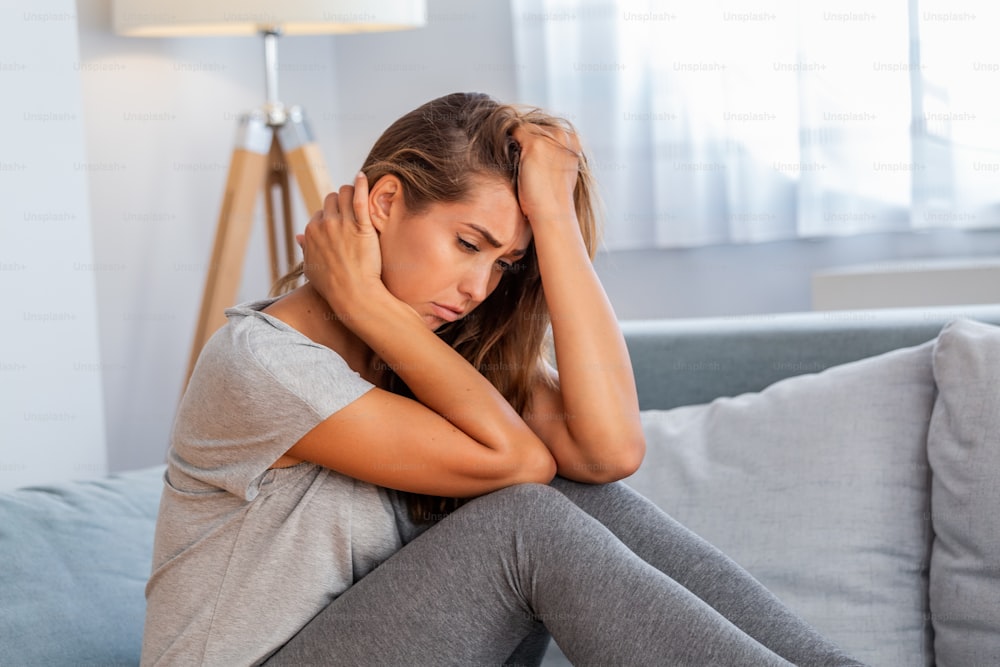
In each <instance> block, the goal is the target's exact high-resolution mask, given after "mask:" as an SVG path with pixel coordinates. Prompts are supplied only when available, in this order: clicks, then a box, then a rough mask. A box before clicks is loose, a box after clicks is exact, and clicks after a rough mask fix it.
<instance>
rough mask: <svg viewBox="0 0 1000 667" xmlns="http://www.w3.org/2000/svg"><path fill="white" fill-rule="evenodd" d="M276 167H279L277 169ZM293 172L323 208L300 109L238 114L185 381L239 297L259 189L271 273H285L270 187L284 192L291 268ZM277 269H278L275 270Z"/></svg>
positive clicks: (319, 166) (314, 149) (325, 188)
mask: <svg viewBox="0 0 1000 667" xmlns="http://www.w3.org/2000/svg"><path fill="white" fill-rule="evenodd" d="M275 170H277V171H279V172H281V173H278V174H275ZM289 174H290V175H291V176H293V177H294V178H295V180H296V182H297V183H298V185H299V192H300V193H301V194H302V198H303V200H304V202H305V206H306V210H307V211H309V212H310V214H311V213H313V212H315V211H318V210H320V209H322V208H323V199H324V198H326V195H327V194H328V193H330V192H332V191H333V185H332V184H331V182H330V176H329V175H328V173H327V170H326V165H325V163H324V162H323V155H322V153H321V152H320V150H319V147H318V146H317V145H316V144H315V143H314V142H313V140H312V136H311V134H310V133H309V129H308V127H306V124H305V119H304V117H303V115H302V112H301V110H299V109H298V108H293V109H292V110H291V113H290V114H289V117H288V118H287V120H286V121H285V122H284V123H282V124H281V125H277V126H272V125H268V124H267V122H266V120H265V117H264V116H263V115H262V114H248V115H245V116H243V117H241V118H240V131H239V134H238V140H237V145H236V148H235V149H234V150H233V157H232V161H231V162H230V165H229V174H228V176H227V178H226V192H225V196H224V197H223V200H222V211H221V213H220V214H219V226H218V229H217V230H216V234H215V243H214V245H213V247H212V260H211V263H210V264H209V266H208V276H207V277H206V279H205V292H204V294H203V296H202V302H201V311H200V314H199V317H198V325H197V328H196V330H195V335H194V343H193V344H192V346H191V359H190V362H189V364H188V372H187V376H185V382H184V384H185V387H186V386H187V380H188V379H190V377H191V373H192V371H194V367H195V363H196V362H197V361H198V355H200V354H201V348H202V347H204V345H205V343H206V342H208V339H209V338H210V337H211V336H212V334H213V333H215V332H216V330H218V329H219V327H221V326H222V325H223V324H224V323H225V321H226V318H225V310H226V308H229V307H230V306H232V305H233V304H235V302H236V296H237V293H238V291H239V288H240V283H241V281H242V277H243V263H244V260H245V258H246V252H247V245H248V244H249V241H250V232H251V229H252V227H253V214H254V210H255V208H256V205H257V200H258V195H260V193H261V190H262V189H264V190H265V193H266V200H267V212H266V214H267V226H268V229H267V240H268V248H269V254H270V260H271V276H272V279H274V278H276V277H277V273H284V271H282V270H281V268H280V267H279V266H278V264H279V262H278V251H277V238H278V231H277V226H278V222H277V217H278V216H276V215H275V210H274V209H275V202H274V201H273V198H272V192H271V189H272V188H274V189H277V190H278V191H279V192H280V193H281V212H282V215H281V217H282V219H283V230H282V234H283V236H284V245H285V255H286V257H287V260H288V264H287V266H286V267H285V271H287V270H288V269H291V266H292V264H293V258H294V256H295V254H296V252H295V248H296V247H297V244H296V242H295V237H294V231H293V225H292V220H291V206H290V199H289V192H288V178H287V176H288V175H289ZM276 272H277V273H276Z"/></svg>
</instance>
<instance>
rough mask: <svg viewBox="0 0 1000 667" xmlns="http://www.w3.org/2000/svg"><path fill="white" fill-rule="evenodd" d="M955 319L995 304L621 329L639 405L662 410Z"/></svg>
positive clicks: (916, 337)
mask: <svg viewBox="0 0 1000 667" xmlns="http://www.w3.org/2000/svg"><path fill="white" fill-rule="evenodd" d="M960 318H968V319H974V320H978V321H980V322H986V323H988V324H1000V305H986V306H980V305H976V306H964V307H934V308H892V309H884V310H860V311H830V312H808V313H783V314H776V315H748V316H737V317H718V318H696V319H674V320H671V319H662V320H631V321H626V322H623V323H622V331H623V333H624V334H625V338H626V342H627V343H628V348H629V354H630V355H631V358H632V365H633V369H634V371H635V380H636V386H637V388H638V390H639V405H640V407H641V408H642V409H643V410H650V409H660V410H665V409H669V408H673V407H677V406H679V405H693V404H697V403H705V402H708V401H710V400H712V399H714V398H717V397H719V396H736V395H738V394H742V393H745V392H755V391H760V390H762V389H764V388H765V387H767V386H769V385H771V384H773V383H774V382H777V381H778V380H781V379H783V378H786V377H790V376H793V375H802V374H804V373H814V372H818V371H821V370H823V369H825V368H829V367H831V366H836V365H839V364H843V363H846V362H849V361H856V360H858V359H864V358H867V357H871V356H874V355H876V354H882V353H883V352H888V351H889V350H894V349H897V348H900V347H909V346H913V345H919V344H920V343H923V342H926V341H928V340H931V339H933V338H934V337H935V336H937V334H938V332H939V331H941V328H942V327H943V326H944V325H945V324H947V323H948V322H949V321H951V320H954V319H960Z"/></svg>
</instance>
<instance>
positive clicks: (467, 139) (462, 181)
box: [272, 93, 599, 521]
mask: <svg viewBox="0 0 1000 667" xmlns="http://www.w3.org/2000/svg"><path fill="white" fill-rule="evenodd" d="M525 125H534V126H537V127H539V128H542V129H545V128H560V129H565V130H568V131H570V132H573V131H574V129H573V127H572V125H571V124H570V123H569V121H567V120H565V119H562V118H558V117H556V116H552V115H549V114H547V113H545V112H543V111H542V110H540V109H538V108H534V107H522V106H516V105H510V104H501V103H500V102H497V101H496V100H494V99H492V98H491V97H489V96H488V95H485V94H482V93H453V94H451V95H445V96H444V97H439V98H437V99H435V100H431V101H430V102H427V103H426V104H423V105H421V106H420V107H418V108H416V109H414V110H413V111H411V112H409V113H407V114H406V115H404V116H402V117H401V118H399V119H398V120H397V121H395V122H394V123H392V125H390V126H389V127H388V129H386V130H385V132H383V133H382V136H380V137H379V138H378V140H377V141H376V142H375V144H374V146H372V149H371V152H370V153H369V154H368V157H367V158H366V159H365V162H364V165H363V166H362V167H361V169H362V171H364V172H365V175H366V176H367V177H368V182H369V183H371V184H372V185H373V186H374V184H376V183H377V182H378V180H379V179H380V178H382V177H383V176H386V175H388V174H392V175H394V176H396V177H397V178H399V180H400V182H401V183H402V192H403V200H404V202H405V205H406V208H407V209H408V210H409V211H412V212H414V213H419V212H420V211H421V210H423V209H424V208H425V207H427V206H428V205H430V204H432V203H436V202H456V201H462V200H464V199H465V198H466V197H468V196H469V193H470V192H471V191H472V189H473V188H474V187H475V186H476V184H477V183H479V182H482V178H483V177H486V178H490V179H500V180H502V181H504V182H506V183H508V184H509V185H510V186H511V188H512V189H513V191H514V194H515V196H516V195H517V179H518V166H519V162H520V146H519V145H518V144H517V142H516V141H515V140H514V139H513V136H512V135H513V132H514V130H515V129H517V128H518V127H521V126H525ZM574 204H575V208H576V215H577V219H578V221H579V224H580V233H581V235H582V236H583V240H584V243H585V245H586V248H587V251H588V253H589V255H590V257H591V259H593V257H594V253H595V251H596V246H597V242H598V236H599V219H598V210H599V209H598V204H597V197H596V192H595V184H594V181H593V176H592V174H591V172H590V170H589V168H588V166H587V161H586V158H585V157H582V158H581V160H580V170H579V176H578V178H577V183H576V188H575V190H574ZM301 276H302V266H301V264H300V265H299V266H298V267H296V268H295V269H293V270H292V272H291V273H289V274H288V275H287V276H285V277H284V278H282V279H281V280H279V281H278V282H277V283H276V284H275V287H274V289H272V294H281V293H284V292H286V291H288V290H290V289H291V288H292V287H294V286H295V284H296V283H297V281H298V279H299V278H300V277H301ZM548 325H549V313H548V308H547V306H546V303H545V295H544V292H543V290H542V281H541V276H540V274H539V270H538V260H537V256H536V254H535V248H534V243H532V244H530V245H529V247H528V252H527V253H526V254H525V256H524V257H523V258H521V259H520V260H519V261H518V262H517V264H516V265H515V266H514V267H512V269H510V270H508V271H506V272H504V275H503V277H502V278H501V279H500V283H499V284H498V285H497V287H496V289H495V290H494V291H493V292H492V293H491V294H490V295H489V296H488V297H487V298H486V300H484V301H483V302H482V303H481V304H480V305H479V306H478V307H477V308H476V310H474V311H473V312H472V313H469V314H468V315H467V316H466V317H464V318H462V319H461V320H458V321H455V322H451V323H448V324H446V325H444V326H442V327H441V328H439V329H438V330H437V334H438V335H439V336H440V337H441V339H442V340H444V341H446V342H447V343H448V344H449V345H451V346H452V347H453V348H454V349H455V350H456V351H457V352H458V353H459V354H461V355H462V356H463V357H464V358H465V359H466V360H468V361H469V363H470V364H472V365H473V366H475V367H476V368H477V369H478V370H479V372H480V373H482V374H483V375H484V376H485V377H486V378H487V379H488V380H489V381H490V383H492V384H493V386H494V387H496V388H497V390H498V391H499V392H500V393H501V394H502V395H503V396H504V398H505V399H506V400H507V401H508V402H509V403H510V404H511V405H512V406H513V407H514V409H515V410H517V412H518V413H519V414H522V415H524V414H526V413H527V412H528V411H529V410H530V407H531V406H530V398H531V387H532V385H533V384H534V383H535V382H538V381H545V380H546V378H547V374H546V373H545V372H544V365H543V360H544V357H545V354H546V352H547V349H548V342H547V331H548ZM380 384H381V385H382V386H383V388H385V389H388V390H390V391H394V392H396V393H400V394H404V395H410V396H412V394H411V393H410V392H409V390H408V389H407V388H406V386H405V384H404V383H403V382H402V380H400V378H399V377H398V376H395V375H394V374H393V373H392V372H391V371H386V373H385V374H384V376H383V378H382V381H381V382H380ZM459 504H461V501H459V500H456V499H450V498H431V497H428V496H420V495H417V494H410V510H411V515H413V518H414V519H415V520H418V521H427V520H433V519H437V518H440V517H441V516H443V515H444V514H446V513H447V512H448V511H450V510H452V509H454V508H455V507H457V506H458V505H459Z"/></svg>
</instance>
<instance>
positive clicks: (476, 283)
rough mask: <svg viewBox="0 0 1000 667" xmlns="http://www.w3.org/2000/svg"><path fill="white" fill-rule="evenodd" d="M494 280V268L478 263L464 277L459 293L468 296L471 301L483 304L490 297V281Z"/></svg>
mask: <svg viewBox="0 0 1000 667" xmlns="http://www.w3.org/2000/svg"><path fill="white" fill-rule="evenodd" d="M492 278H493V266H492V265H483V264H479V263H478V262H477V264H476V266H474V267H471V268H470V269H469V270H468V271H466V272H465V274H464V275H463V276H462V281H461V282H460V283H459V286H458V289H459V291H460V292H461V293H462V294H464V295H466V296H467V297H468V298H469V300H471V301H474V302H476V303H477V304H478V303H481V302H482V301H484V300H485V299H486V297H487V296H489V293H490V280H491V279H492Z"/></svg>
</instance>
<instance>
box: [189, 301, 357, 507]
mask: <svg viewBox="0 0 1000 667" xmlns="http://www.w3.org/2000/svg"><path fill="white" fill-rule="evenodd" d="M373 386H374V385H372V384H371V383H370V382H368V381H367V380H365V379H364V378H362V377H361V376H360V375H359V374H358V373H357V372H355V371H354V370H352V369H351V368H350V367H349V366H348V365H347V362H345V361H344V359H343V358H342V357H341V356H340V355H339V354H337V353H336V352H334V351H333V350H331V349H330V348H327V347H325V346H322V345H319V344H317V343H314V342H312V341H311V340H309V339H308V338H306V337H304V336H302V335H301V334H298V333H297V332H295V331H290V330H287V329H283V328H279V327H277V326H275V325H273V324H271V323H269V322H267V321H265V320H264V319H262V318H260V317H254V316H249V317H245V318H243V319H242V320H241V321H239V322H235V321H233V320H230V322H229V323H228V324H227V325H226V326H225V327H223V328H222V329H221V330H220V331H219V332H218V333H217V334H216V335H215V336H213V337H212V338H211V339H210V340H209V342H208V343H207V344H206V346H205V348H204V350H203V351H202V354H201V356H200V358H199V360H198V364H197V365H196V367H195V371H194V373H193V374H192V377H191V381H190V383H189V385H188V388H187V391H186V392H185V395H184V398H183V400H182V402H181V406H180V409H179V410H178V414H177V419H176V421H175V424H174V432H173V436H172V439H171V454H170V456H171V462H172V463H173V464H175V465H177V466H179V467H180V468H181V469H182V470H183V471H184V472H185V474H187V475H188V476H189V477H192V478H194V479H197V480H199V481H201V482H203V483H205V484H208V485H210V486H213V487H217V488H222V489H225V490H227V491H229V492H231V493H233V494H235V495H237V496H241V497H244V498H245V499H246V500H252V499H253V498H254V497H255V496H256V495H257V491H258V488H259V484H260V481H261V478H262V477H263V476H264V474H265V473H266V472H267V470H268V468H269V467H270V466H271V465H272V464H273V463H274V462H275V461H276V460H277V459H278V458H280V457H281V455H282V454H284V453H285V452H286V451H288V449H289V448H290V447H292V445H294V444H295V443H296V442H298V441H299V439H300V438H302V436H304V435H305V434H306V433H308V432H309V431H310V430H312V429H313V428H314V427H315V426H316V425H317V424H319V423H320V422H322V421H323V420H325V419H326V418H328V417H329V416H330V415H332V414H334V413H335V412H337V411H338V410H341V409H342V408H344V407H345V406H347V405H349V404H350V403H352V402H353V401H355V400H357V399H358V398H360V397H361V396H362V395H364V394H365V393H366V392H367V391H369V390H370V389H372V388H373Z"/></svg>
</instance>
